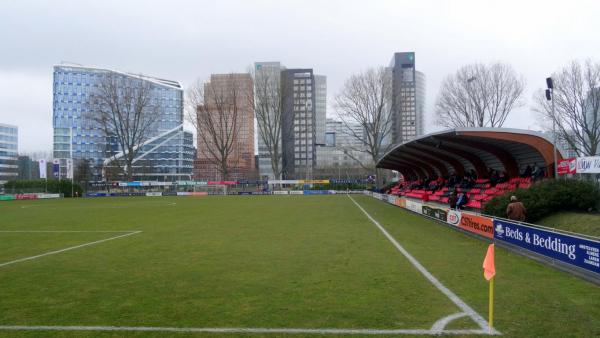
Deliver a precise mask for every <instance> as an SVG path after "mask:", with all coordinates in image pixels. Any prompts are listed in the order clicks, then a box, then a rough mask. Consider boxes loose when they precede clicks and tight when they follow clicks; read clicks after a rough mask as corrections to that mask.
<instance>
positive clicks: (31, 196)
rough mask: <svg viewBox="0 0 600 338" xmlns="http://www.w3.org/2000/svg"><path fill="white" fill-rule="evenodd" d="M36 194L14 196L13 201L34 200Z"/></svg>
mask: <svg viewBox="0 0 600 338" xmlns="http://www.w3.org/2000/svg"><path fill="white" fill-rule="evenodd" d="M37 198H38V197H37V194H16V195H15V199H16V200H36V199H37Z"/></svg>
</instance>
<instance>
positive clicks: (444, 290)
mask: <svg viewBox="0 0 600 338" xmlns="http://www.w3.org/2000/svg"><path fill="white" fill-rule="evenodd" d="M346 196H348V198H350V200H352V202H354V204H355V205H356V206H357V207H358V208H359V209H360V210H361V211H362V212H363V213H364V214H365V216H367V218H368V219H369V220H370V221H371V222H372V223H373V224H375V225H376V226H377V228H379V230H380V231H381V232H382V233H383V234H384V235H385V237H386V238H387V239H388V240H389V241H390V242H392V244H393V245H394V246H395V247H396V249H398V251H400V253H402V254H403V255H404V257H406V259H408V261H409V262H410V263H411V264H412V265H413V266H414V267H415V268H417V270H419V272H421V274H423V276H425V278H427V279H428V280H429V281H430V282H431V284H433V285H434V286H435V287H436V288H437V289H438V290H440V291H441V292H442V293H443V294H445V295H446V297H448V298H449V299H450V300H451V301H452V302H453V303H454V304H456V306H458V307H459V308H460V309H461V310H462V311H463V312H465V313H466V314H467V315H468V316H469V317H471V318H472V319H473V320H474V321H475V323H477V325H479V327H480V328H481V329H482V330H483V331H485V332H486V333H489V332H488V331H489V329H488V322H487V321H486V320H485V319H484V318H483V317H481V316H480V315H479V314H478V313H477V312H475V310H473V309H472V308H471V307H470V306H469V305H467V303H465V302H464V301H463V300H462V299H460V298H459V297H458V296H457V295H456V294H455V293H454V292H452V291H450V289H448V288H447V287H445V286H444V285H443V284H442V283H441V282H440V281H439V280H438V279H437V278H435V277H434V276H433V275H432V274H431V273H430V272H429V271H427V269H425V267H424V266H423V265H422V264H421V263H419V261H417V259H416V258H414V257H413V256H412V255H411V254H410V253H408V251H406V249H404V247H403V246H402V245H400V243H398V241H396V239H395V238H394V237H392V235H390V234H389V233H388V232H387V230H385V228H384V227H383V226H382V225H381V224H379V222H377V221H376V220H375V219H374V218H373V217H371V215H369V213H368V212H367V211H366V210H365V209H363V207H362V206H360V204H358V203H357V202H356V201H355V200H354V198H352V196H350V195H346ZM492 333H494V334H501V333H500V332H499V331H497V330H496V329H494V330H493V331H492Z"/></svg>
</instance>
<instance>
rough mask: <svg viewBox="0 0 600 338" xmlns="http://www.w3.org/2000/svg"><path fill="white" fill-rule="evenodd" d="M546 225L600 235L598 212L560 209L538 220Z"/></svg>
mask: <svg viewBox="0 0 600 338" xmlns="http://www.w3.org/2000/svg"><path fill="white" fill-rule="evenodd" d="M538 223H539V224H541V225H545V226H547V227H551V228H556V229H561V230H567V231H571V232H576V233H580V234H586V235H590V236H596V237H600V214H592V213H582V212H571V211H561V212H557V213H554V214H552V215H550V216H548V217H544V218H543V219H541V220H540V221H539V222H538Z"/></svg>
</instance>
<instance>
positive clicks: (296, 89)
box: [281, 68, 317, 179]
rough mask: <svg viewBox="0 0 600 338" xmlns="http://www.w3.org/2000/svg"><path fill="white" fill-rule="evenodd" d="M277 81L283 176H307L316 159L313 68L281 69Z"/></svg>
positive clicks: (309, 175) (286, 177)
mask: <svg viewBox="0 0 600 338" xmlns="http://www.w3.org/2000/svg"><path fill="white" fill-rule="evenodd" d="M281 84H282V88H283V97H282V146H283V147H282V149H283V161H282V162H283V177H284V178H285V179H291V178H304V179H310V178H311V177H312V170H313V168H314V166H315V165H316V160H317V158H316V157H317V156H316V151H315V144H316V142H317V132H316V114H315V77H314V74H313V70H312V69H300V68H297V69H286V70H283V71H282V72H281Z"/></svg>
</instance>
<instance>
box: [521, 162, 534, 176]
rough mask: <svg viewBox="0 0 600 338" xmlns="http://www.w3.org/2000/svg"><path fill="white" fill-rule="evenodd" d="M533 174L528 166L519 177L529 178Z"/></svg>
mask: <svg viewBox="0 0 600 338" xmlns="http://www.w3.org/2000/svg"><path fill="white" fill-rule="evenodd" d="M532 172H533V169H532V168H531V166H530V165H529V164H528V165H527V168H525V171H523V174H522V175H521V177H531V173H532Z"/></svg>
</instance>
